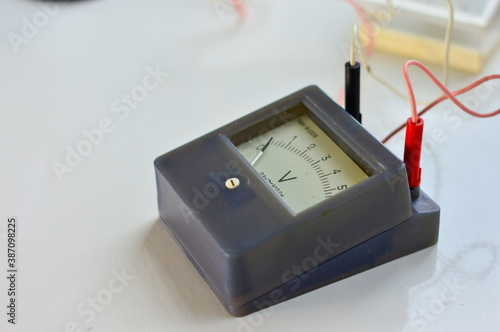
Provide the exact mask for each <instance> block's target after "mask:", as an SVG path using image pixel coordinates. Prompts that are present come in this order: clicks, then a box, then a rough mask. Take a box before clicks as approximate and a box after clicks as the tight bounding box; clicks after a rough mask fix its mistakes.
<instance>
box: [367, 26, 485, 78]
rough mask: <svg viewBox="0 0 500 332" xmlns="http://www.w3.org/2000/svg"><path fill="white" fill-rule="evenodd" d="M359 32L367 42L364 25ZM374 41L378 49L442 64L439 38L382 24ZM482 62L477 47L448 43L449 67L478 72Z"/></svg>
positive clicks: (443, 47) (442, 48)
mask: <svg viewBox="0 0 500 332" xmlns="http://www.w3.org/2000/svg"><path fill="white" fill-rule="evenodd" d="M359 34H360V38H361V41H362V42H363V44H364V45H365V46H366V45H367V44H368V37H367V34H366V32H365V31H364V29H363V28H360V32H359ZM374 42H375V49H377V50H380V51H383V52H387V53H392V54H396V55H400V56H402V57H404V58H411V59H416V60H419V61H423V62H426V63H432V64H436V65H443V54H444V51H445V45H444V42H443V40H442V39H441V40H439V39H434V38H427V37H423V36H419V35H416V34H411V33H407V32H403V31H400V30H393V29H389V28H385V29H380V30H378V31H377V34H376V36H375V38H374ZM483 64H484V59H483V55H482V54H481V52H479V50H477V49H474V48H472V47H466V46H462V45H457V44H454V43H451V44H450V55H449V66H450V68H451V69H455V70H459V71H462V72H466V73H470V74H477V73H479V72H480V71H481V70H482V68H483Z"/></svg>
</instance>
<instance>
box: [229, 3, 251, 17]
mask: <svg viewBox="0 0 500 332" xmlns="http://www.w3.org/2000/svg"><path fill="white" fill-rule="evenodd" d="M231 5H232V6H233V7H234V8H236V10H237V11H238V13H239V14H240V16H241V18H243V19H244V18H246V16H247V10H246V7H245V4H244V3H243V1H242V0H231Z"/></svg>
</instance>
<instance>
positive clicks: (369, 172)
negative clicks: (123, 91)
mask: <svg viewBox="0 0 500 332" xmlns="http://www.w3.org/2000/svg"><path fill="white" fill-rule="evenodd" d="M155 168H156V178H157V188H158V203H159V211H160V217H161V220H162V221H163V223H164V224H165V226H166V227H167V229H168V230H169V231H170V233H171V234H172V235H173V236H174V238H175V239H176V241H177V242H178V243H179V245H180V246H181V247H182V248H183V249H184V251H185V253H186V255H187V256H188V258H189V259H190V260H191V262H192V263H193V265H194V266H195V267H196V268H197V270H198V271H199V273H200V274H201V275H202V276H203V278H204V279H205V280H206V282H207V283H208V284H209V285H210V287H211V288H212V290H213V291H214V292H215V294H216V295H217V296H218V297H219V299H220V300H221V302H222V303H223V304H224V306H225V307H226V308H227V310H228V311H229V312H230V313H231V314H233V315H235V316H242V315H245V314H248V313H251V312H253V311H256V310H260V309H263V308H265V307H268V306H271V305H274V304H277V303H279V302H282V301H285V300H288V299H290V298H293V297H295V296H298V295H300V294H303V293H305V292H308V291H311V290H314V289H316V288H319V287H321V286H324V285H327V284H329V283H332V282H335V281H338V280H340V279H343V278H346V277H349V276H351V275H353V274H356V273H359V272H362V271H365V270H367V269H370V268H372V267H375V266H378V265H381V264H383V263H386V262H388V261H391V260H393V259H396V258H399V257H401V256H404V255H407V254H410V253H413V252H415V251H417V250H420V249H423V248H426V247H428V246H431V245H433V244H435V243H436V242H437V238H438V230H439V207H438V206H437V205H436V203H434V202H433V201H432V200H431V199H430V198H429V197H428V196H427V195H426V194H425V193H423V192H422V191H420V190H419V188H416V189H415V190H412V191H410V190H409V186H408V181H407V177H406V169H405V166H404V163H403V162H402V161H401V160H399V159H398V158H397V157H395V156H394V155H393V154H392V153H391V152H390V151H388V150H387V149H386V148H385V147H384V146H383V145H382V144H381V143H380V142H379V141H377V140H376V139H375V138H374V137H372V136H371V135H370V134H369V133H368V132H367V131H366V130H365V129H364V128H363V127H362V126H361V125H360V124H359V123H358V122H357V121H356V120H354V119H353V118H352V117H351V116H350V115H348V114H347V113H346V112H345V111H344V110H343V109H342V108H341V107H340V106H338V105H337V104H336V103H334V102H333V101H332V100H331V99H329V98H328V96H326V95H325V94H324V93H323V92H322V91H321V90H320V89H319V88H317V87H315V86H311V87H307V88H305V89H303V90H300V91H298V92H296V93H294V94H292V95H290V96H288V97H285V98H283V99H282V100H279V101H277V102H275V103H273V104H271V105H269V106H267V107H264V108H262V109H260V110H258V111H256V112H254V113H251V114H249V115H247V116H245V117H243V118H241V119H239V120H236V121H234V122H232V123H230V124H228V125H226V126H224V127H222V128H219V129H217V130H215V131H213V132H211V133H209V134H207V135H205V136H203V137H200V138H198V139H196V140H194V141H192V142H190V143H188V144H186V145H184V146H182V147H180V148H177V149H176V150H173V151H171V152H169V153H167V154H165V155H163V156H161V157H159V158H157V159H156V161H155ZM412 196H413V197H412Z"/></svg>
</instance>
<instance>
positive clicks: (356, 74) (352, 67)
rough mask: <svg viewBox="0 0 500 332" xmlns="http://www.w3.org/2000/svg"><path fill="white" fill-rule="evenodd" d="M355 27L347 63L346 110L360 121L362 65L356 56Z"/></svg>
mask: <svg viewBox="0 0 500 332" xmlns="http://www.w3.org/2000/svg"><path fill="white" fill-rule="evenodd" d="M354 53H355V52H354V28H353V30H352V35H351V59H350V61H348V62H346V63H345V110H346V111H347V113H349V114H350V115H351V116H352V117H353V118H355V119H356V120H357V121H358V122H359V123H361V113H360V112H359V83H360V82H359V81H360V73H361V65H360V64H359V62H357V61H356V59H355V56H354Z"/></svg>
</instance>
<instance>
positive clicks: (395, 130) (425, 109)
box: [382, 74, 500, 144]
mask: <svg viewBox="0 0 500 332" xmlns="http://www.w3.org/2000/svg"><path fill="white" fill-rule="evenodd" d="M494 79H500V75H498V74H494V75H488V76H485V77H483V78H481V79H479V80H477V81H475V82H474V83H471V84H469V85H467V86H466V87H465V88H462V89H459V90H456V91H453V92H452V93H451V94H452V95H453V96H459V95H461V94H463V93H465V92H468V91H470V90H472V89H474V88H476V87H478V86H479V85H481V84H483V83H484V82H487V81H491V80H494ZM446 99H448V96H446V95H445V96H442V97H440V98H438V99H436V100H434V101H433V102H432V103H430V104H429V105H427V106H426V107H425V108H424V109H422V110H421V111H420V112H418V114H417V116H421V115H423V114H425V113H426V112H427V111H429V110H430V109H431V108H433V107H434V106H436V105H437V104H439V103H441V102H442V101H444V100H446ZM499 112H500V109H498V110H496V111H494V112H491V113H486V114H481V115H482V116H481V117H491V116H495V115H497V114H499ZM474 113H475V112H474ZM469 114H470V113H469ZM476 114H477V113H476ZM473 115H474V114H473ZM405 127H406V123H404V124H402V125H401V126H399V127H398V128H396V129H394V130H393V131H392V132H391V133H390V134H389V135H387V137H386V138H384V139H383V140H382V143H384V144H385V143H387V141H388V140H389V139H391V138H392V136H394V135H396V134H397V133H398V132H400V131H401V130H402V129H404V128H405Z"/></svg>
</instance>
